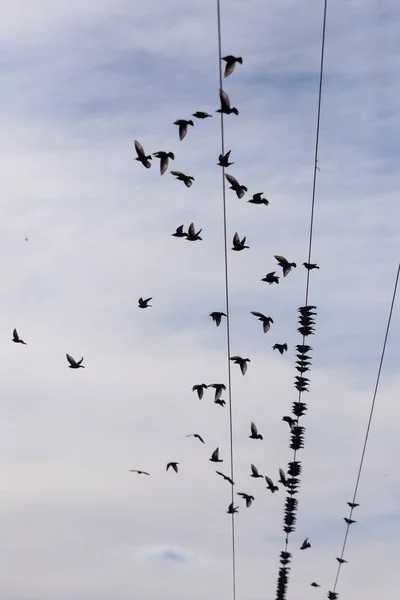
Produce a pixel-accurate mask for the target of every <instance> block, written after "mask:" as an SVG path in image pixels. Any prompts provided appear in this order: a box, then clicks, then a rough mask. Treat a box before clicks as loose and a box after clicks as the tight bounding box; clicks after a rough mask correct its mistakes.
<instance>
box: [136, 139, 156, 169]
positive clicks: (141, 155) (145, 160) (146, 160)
mask: <svg viewBox="0 0 400 600" xmlns="http://www.w3.org/2000/svg"><path fill="white" fill-rule="evenodd" d="M135 148H136V152H137V157H136V158H135V160H137V161H139V162H140V163H142V165H143V166H144V167H146V169H150V167H151V162H150V161H151V160H152V158H151V156H150V155H149V156H146V152H145V151H144V148H143V146H142V144H140V143H139V142H138V141H137V140H135Z"/></svg>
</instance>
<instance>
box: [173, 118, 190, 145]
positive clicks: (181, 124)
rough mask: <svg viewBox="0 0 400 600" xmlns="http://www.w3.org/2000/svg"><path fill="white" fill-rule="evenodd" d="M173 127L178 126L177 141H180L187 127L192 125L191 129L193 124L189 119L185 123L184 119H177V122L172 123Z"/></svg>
mask: <svg viewBox="0 0 400 600" xmlns="http://www.w3.org/2000/svg"><path fill="white" fill-rule="evenodd" d="M174 125H178V126H179V139H180V140H181V141H182V140H183V138H184V137H185V136H186V134H187V128H188V125H192V127H193V126H194V123H193V121H192V120H191V119H190V120H189V121H186V120H185V119H178V120H177V121H174Z"/></svg>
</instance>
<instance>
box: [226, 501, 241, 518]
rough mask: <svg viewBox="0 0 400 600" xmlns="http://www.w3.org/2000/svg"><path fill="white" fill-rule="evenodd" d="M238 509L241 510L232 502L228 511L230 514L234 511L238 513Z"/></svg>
mask: <svg viewBox="0 0 400 600" xmlns="http://www.w3.org/2000/svg"><path fill="white" fill-rule="evenodd" d="M238 510H239V507H238V506H233V502H231V503H230V505H229V506H228V510H227V511H226V512H227V513H229V514H230V515H233V513H237V512H238Z"/></svg>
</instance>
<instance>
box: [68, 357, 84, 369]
mask: <svg viewBox="0 0 400 600" xmlns="http://www.w3.org/2000/svg"><path fill="white" fill-rule="evenodd" d="M66 357H67V361H68V362H69V368H70V369H79V368H82V369H84V368H85V366H84V365H82V361H83V356H82V358H81V360H78V362H77V361H76V360H75V359H74V358H72V356H71V355H70V354H66Z"/></svg>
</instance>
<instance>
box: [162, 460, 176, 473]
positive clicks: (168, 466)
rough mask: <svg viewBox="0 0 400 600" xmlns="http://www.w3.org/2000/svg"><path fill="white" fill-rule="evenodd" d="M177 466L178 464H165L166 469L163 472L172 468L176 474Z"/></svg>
mask: <svg viewBox="0 0 400 600" xmlns="http://www.w3.org/2000/svg"><path fill="white" fill-rule="evenodd" d="M178 465H179V463H178V462H169V463H167V468H166V469H165V470H166V471H168V469H169V468H170V467H172V468H173V470H174V471H175V473H177V472H178Z"/></svg>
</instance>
